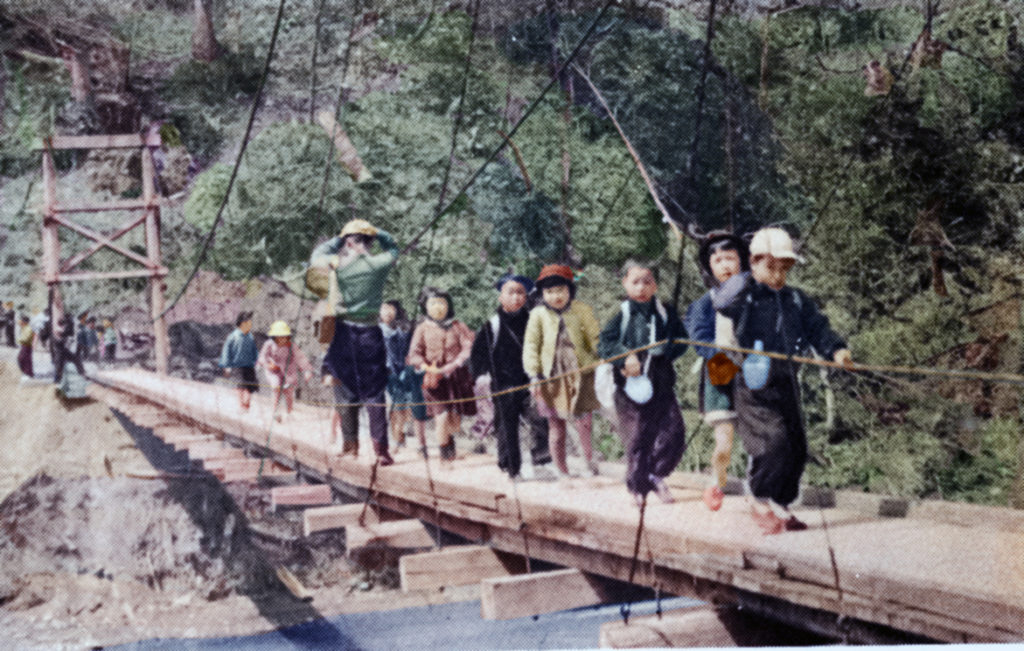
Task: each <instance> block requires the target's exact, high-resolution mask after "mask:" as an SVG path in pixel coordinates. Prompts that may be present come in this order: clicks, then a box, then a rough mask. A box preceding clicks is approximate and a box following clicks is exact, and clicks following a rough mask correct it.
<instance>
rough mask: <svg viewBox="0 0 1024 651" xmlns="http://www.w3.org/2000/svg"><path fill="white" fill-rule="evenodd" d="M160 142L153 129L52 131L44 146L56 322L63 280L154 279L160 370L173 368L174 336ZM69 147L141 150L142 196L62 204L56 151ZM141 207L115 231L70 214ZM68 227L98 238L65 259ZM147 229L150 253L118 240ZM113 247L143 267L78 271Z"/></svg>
mask: <svg viewBox="0 0 1024 651" xmlns="http://www.w3.org/2000/svg"><path fill="white" fill-rule="evenodd" d="M159 146H160V134H159V132H158V131H156V130H155V129H151V130H150V131H149V132H148V134H147V135H146V136H145V137H143V136H142V135H140V134H137V133H132V134H118V135H85V136H52V137H50V138H45V139H43V141H42V142H41V143H40V144H39V145H38V147H37V148H38V149H39V150H41V152H42V156H43V207H42V213H43V223H42V238H43V261H42V262H43V279H44V280H45V281H46V284H47V286H48V287H49V288H50V290H51V295H52V296H53V301H52V313H51V319H52V321H51V322H52V323H55V324H56V323H58V322H59V320H60V317H61V315H62V312H63V304H62V301H61V300H60V291H59V285H60V283H62V282H67V281H73V280H117V279H124V278H149V287H150V310H151V314H152V316H153V335H154V339H153V341H154V348H155V351H154V352H155V357H156V369H157V372H158V373H161V374H166V373H167V360H168V358H169V357H170V341H169V339H168V335H167V322H166V321H165V320H164V318H163V316H161V315H162V314H163V311H164V287H163V279H164V277H165V276H166V275H167V268H166V267H164V266H163V264H162V263H161V260H160V205H159V201H158V198H157V196H156V184H155V172H154V166H153V155H152V149H153V148H154V147H159ZM68 149H89V150H92V149H138V150H140V154H141V156H140V158H141V160H142V198H141V199H131V200H121V201H111V202H107V203H102V204H83V205H77V206H76V205H59V204H58V202H57V171H56V167H55V166H54V161H53V152H54V151H55V150H68ZM115 211H117V212H125V211H129V212H136V211H141V213H142V214H141V215H135V216H132V217H131V218H130V219H128V220H127V221H125V222H124V223H122V224H121V225H120V226H119V227H117V228H116V229H114V230H113V231H111V232H109V233H103V232H100V231H98V230H95V229H93V228H89V227H87V226H84V225H82V224H79V223H76V222H74V221H72V220H71V219H70V218H69V217H67V215H69V214H72V213H102V212H115ZM61 226H63V227H64V228H67V229H69V230H72V231H74V232H76V233H78V234H79V235H81V236H82V237H83V238H85V239H86V240H89V241H91V242H92V244H91V246H89V247H88V248H86V249H85V250H83V251H80V252H78V253H76V254H75V255H73V256H71V257H70V258H67V259H66V260H63V261H62V260H61V259H60V232H59V231H60V227H61ZM140 226H142V227H144V228H145V240H146V254H145V255H141V254H139V253H136V252H135V251H132V250H130V249H128V248H126V247H124V246H121V245H119V244H117V243H116V240H118V239H120V238H121V237H123V236H125V235H126V234H128V233H129V232H131V231H133V230H135V229H136V228H137V227H140ZM104 248H107V249H110V250H111V251H114V252H115V253H118V254H120V255H121V256H123V257H125V258H127V259H129V260H131V261H132V262H135V263H137V264H139V265H141V266H142V268H141V269H139V268H136V269H124V270H120V271H78V272H75V271H74V270H75V268H76V267H78V266H79V265H80V264H81V263H82V262H84V261H85V260H86V259H88V258H89V257H90V256H92V255H93V254H94V253H96V252H97V251H100V250H101V249H104Z"/></svg>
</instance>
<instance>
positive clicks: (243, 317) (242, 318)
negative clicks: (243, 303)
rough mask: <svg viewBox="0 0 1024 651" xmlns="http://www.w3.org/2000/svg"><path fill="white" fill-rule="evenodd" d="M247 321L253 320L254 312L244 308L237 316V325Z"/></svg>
mask: <svg viewBox="0 0 1024 651" xmlns="http://www.w3.org/2000/svg"><path fill="white" fill-rule="evenodd" d="M246 321H252V312H249V311H244V310H243V311H242V312H239V313H238V316H237V317H235V326H240V325H242V324H243V323H245V322H246Z"/></svg>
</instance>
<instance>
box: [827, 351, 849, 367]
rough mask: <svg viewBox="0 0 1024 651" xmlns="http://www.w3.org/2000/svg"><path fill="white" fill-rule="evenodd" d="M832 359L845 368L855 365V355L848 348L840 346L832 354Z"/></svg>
mask: <svg viewBox="0 0 1024 651" xmlns="http://www.w3.org/2000/svg"><path fill="white" fill-rule="evenodd" d="M832 361H834V362H835V363H836V364H839V365H840V366H843V367H845V368H852V367H853V356H852V355H851V354H850V351H849V350H848V349H846V348H840V349H839V350H837V351H836V352H835V353H834V354H833V355H832Z"/></svg>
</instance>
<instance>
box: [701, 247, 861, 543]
mask: <svg viewBox="0 0 1024 651" xmlns="http://www.w3.org/2000/svg"><path fill="white" fill-rule="evenodd" d="M796 261H797V255H796V253H795V252H794V251H793V240H792V239H791V238H790V236H789V234H788V233H786V231H784V230H782V229H781V228H763V229H761V230H760V231H758V232H757V233H755V234H754V238H753V240H751V242H750V272H749V273H742V274H739V275H737V276H733V277H732V278H730V279H729V280H728V281H726V282H725V283H724V284H723V285H722V287H721V289H720V291H719V292H718V293H717V294H716V295H715V297H714V306H715V309H716V310H718V311H719V312H720V313H722V314H723V315H725V316H726V317H729V318H730V319H732V320H733V323H734V324H735V326H736V338H737V340H738V342H739V345H740V346H741V347H743V348H756V347H757V346H758V345H761V346H763V347H764V350H765V351H768V352H775V353H782V354H784V355H799V354H801V353H803V352H805V351H806V349H808V348H813V349H814V350H815V351H816V352H818V353H819V354H820V355H822V356H824V357H826V358H831V359H833V360H835V362H837V363H840V364H847V365H848V364H850V361H851V359H850V351H849V350H847V348H846V344H845V343H844V342H843V340H842V339H841V338H840V337H839V335H837V334H836V333H835V332H833V331H832V329H831V327H829V322H828V319H827V318H826V317H825V315H823V314H822V313H821V312H820V311H819V310H818V307H817V306H816V305H815V304H814V302H813V301H812V300H811V299H810V298H809V297H808V296H807V295H806V294H805V293H804V292H802V291H801V290H799V289H795V288H793V287H788V286H787V285H786V276H787V274H788V273H789V270H790V269H791V268H792V267H793V265H794V264H795V263H796ZM758 359H759V360H762V361H763V360H768V358H766V357H760V358H758ZM796 371H797V365H796V364H795V363H794V362H791V361H788V360H780V359H771V360H770V361H769V367H768V370H767V374H766V376H765V377H764V378H756V377H755V373H754V372H753V369H748V368H745V369H744V370H742V371H740V373H739V375H738V376H737V377H738V381H737V382H735V385H734V389H733V400H734V403H735V409H736V413H737V417H738V421H737V430H738V431H739V434H740V437H741V438H742V440H743V446H744V447H745V448H746V450H747V454H748V456H749V468H748V472H747V482H748V485H749V488H750V492H751V493H752V495H753V497H754V499H755V500H756V502H757V503H756V504H755V505H754V506H753V507H752V515H753V517H754V520H755V521H756V522H757V523H758V525H760V526H761V528H762V530H763V531H764V533H766V534H775V533H779V532H781V531H783V530H787V531H798V530H801V529H806V528H807V525H805V524H804V523H803V522H801V521H800V520H798V519H797V518H796V516H793V515H792V514H791V513H790V512H789V508H788V507H789V504H791V503H792V502H793V501H794V500H795V499H796V497H797V493H798V492H799V488H800V477H801V475H802V474H803V470H804V465H805V463H806V461H807V435H806V432H805V431H804V425H803V417H802V414H801V413H800V387H799V384H798V382H797V380H796ZM759 380H762V381H759Z"/></svg>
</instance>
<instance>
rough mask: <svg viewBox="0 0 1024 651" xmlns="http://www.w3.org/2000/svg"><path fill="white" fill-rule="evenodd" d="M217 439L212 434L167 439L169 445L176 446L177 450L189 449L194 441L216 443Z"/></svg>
mask: <svg viewBox="0 0 1024 651" xmlns="http://www.w3.org/2000/svg"><path fill="white" fill-rule="evenodd" d="M216 441H217V439H215V438H213V437H212V436H206V435H203V434H191V435H189V436H182V437H180V438H172V439H171V440H169V441H168V440H165V443H167V444H168V445H172V446H174V449H175V450H179V451H180V450H188V448H189V446H190V445H192V444H193V443H214V442H216Z"/></svg>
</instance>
